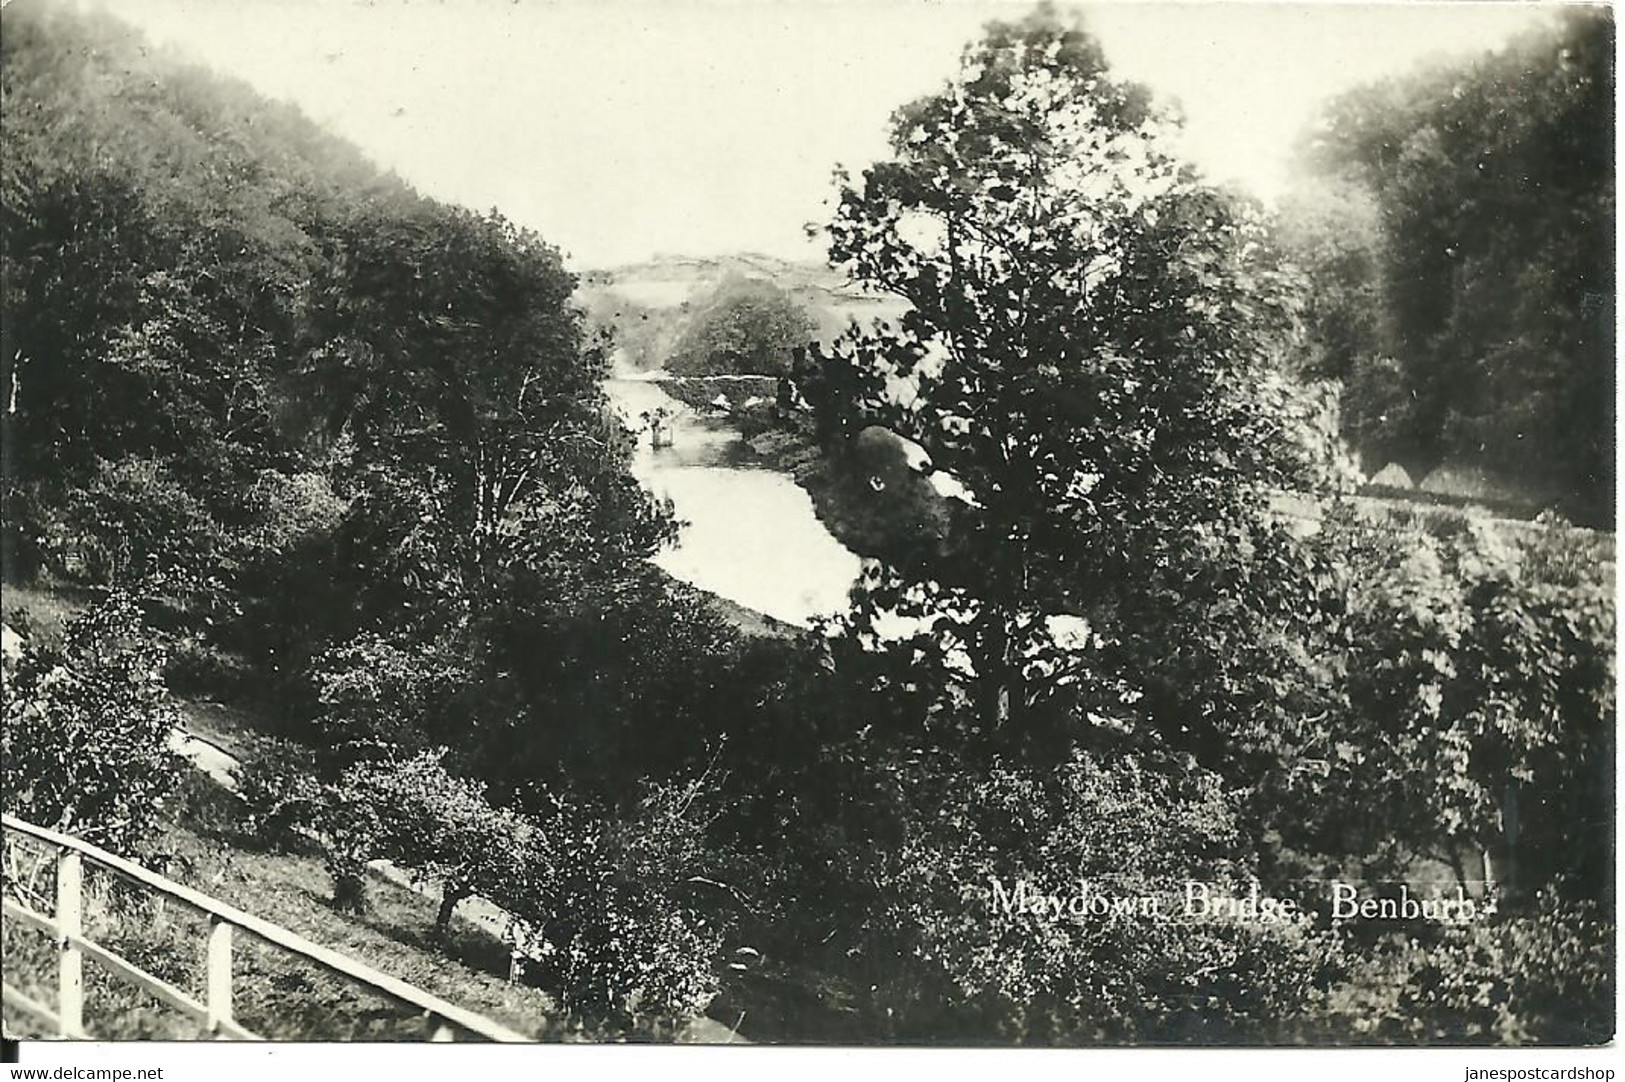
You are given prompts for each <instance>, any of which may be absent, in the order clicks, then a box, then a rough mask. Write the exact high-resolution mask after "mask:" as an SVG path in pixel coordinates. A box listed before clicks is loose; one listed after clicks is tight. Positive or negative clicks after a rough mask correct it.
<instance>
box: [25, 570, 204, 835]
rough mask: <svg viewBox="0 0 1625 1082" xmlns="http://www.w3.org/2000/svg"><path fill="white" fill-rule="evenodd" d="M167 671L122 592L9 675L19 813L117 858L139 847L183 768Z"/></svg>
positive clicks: (90, 611) (37, 648)
mask: <svg viewBox="0 0 1625 1082" xmlns="http://www.w3.org/2000/svg"><path fill="white" fill-rule="evenodd" d="M163 663H164V658H163V651H162V650H161V649H160V648H159V646H158V645H157V643H156V642H155V641H154V638H153V636H152V634H151V632H150V630H149V629H148V628H147V626H146V625H145V623H144V622H143V620H142V618H141V613H140V610H139V609H138V608H137V606H136V605H135V603H134V602H133V601H132V600H131V599H130V598H129V597H128V596H126V595H124V594H120V593H114V594H111V595H109V596H108V597H107V598H106V599H104V600H103V601H101V602H100V603H98V604H96V605H95V606H93V607H91V608H90V609H88V610H87V611H86V612H85V613H83V614H82V615H80V616H78V617H76V618H75V619H74V620H73V621H71V622H70V623H69V624H68V626H67V629H66V633H65V635H64V641H63V643H62V645H61V646H60V647H52V646H49V645H43V644H42V645H37V646H35V647H34V648H32V649H30V650H29V651H28V652H27V653H26V654H25V655H24V656H23V657H22V659H21V660H20V661H19V662H18V663H17V665H16V668H15V670H14V671H9V672H7V673H6V675H5V679H4V711H5V724H4V728H3V729H0V748H3V759H4V767H3V769H4V779H5V791H6V804H7V807H8V809H10V810H13V811H15V812H16V813H17V814H18V815H20V816H21V817H22V818H24V819H28V820H30V821H32V822H35V823H38V824H40V825H43V826H48V827H51V828H53V829H56V830H61V831H64V832H67V833H72V834H77V835H79V836H81V837H83V838H85V839H87V840H89V841H92V842H94V843H96V844H97V845H101V846H104V847H106V848H109V849H113V850H115V851H120V852H126V851H130V850H132V849H133V848H135V847H136V846H138V845H139V844H140V843H141V842H142V840H143V839H145V838H146V837H147V836H148V835H149V834H150V832H151V830H152V827H153V823H154V820H155V819H156V818H157V816H158V814H159V812H160V810H161V808H162V805H163V801H164V799H165V798H166V797H167V796H169V795H170V793H171V792H172V791H173V790H174V787H175V783H176V779H177V778H178V776H179V770H180V764H179V760H178V759H177V758H176V757H175V755H174V754H173V753H172V752H171V751H170V750H169V744H168V741H169V735H170V731H171V730H172V729H173V728H174V727H175V725H176V724H177V722H178V720H179V718H178V715H177V713H176V710H175V707H174V704H173V703H172V702H171V701H170V698H169V693H168V691H167V689H166V688H165V687H164V682H163V677H162V675H161V674H162V672H163Z"/></svg>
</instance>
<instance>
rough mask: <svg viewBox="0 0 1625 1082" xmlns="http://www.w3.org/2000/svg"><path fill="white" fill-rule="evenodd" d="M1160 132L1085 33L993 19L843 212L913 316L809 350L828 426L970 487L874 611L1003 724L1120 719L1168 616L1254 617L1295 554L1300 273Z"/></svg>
mask: <svg viewBox="0 0 1625 1082" xmlns="http://www.w3.org/2000/svg"><path fill="white" fill-rule="evenodd" d="M1168 123H1169V121H1167V120H1166V119H1165V118H1163V117H1162V116H1160V115H1158V114H1157V113H1156V112H1155V111H1154V110H1153V109H1152V108H1151V106H1150V104H1149V101H1148V97H1147V94H1146V92H1145V91H1144V90H1143V89H1142V88H1139V87H1136V86H1133V85H1130V84H1126V83H1122V82H1120V81H1117V80H1115V79H1114V78H1113V77H1112V76H1111V75H1110V74H1109V72H1108V71H1107V70H1106V65H1105V61H1104V58H1103V56H1102V54H1101V51H1100V47H1099V45H1098V44H1097V43H1096V42H1095V40H1094V39H1093V38H1091V37H1090V36H1089V35H1088V34H1086V33H1085V32H1083V31H1082V30H1080V29H1077V28H1075V27H1069V26H1066V25H1063V24H1061V23H1060V22H1058V21H1056V20H1055V18H1054V17H1053V15H1050V14H1047V13H1042V12H1041V13H1040V14H1038V15H1035V16H1033V17H1031V18H1029V19H1028V20H1026V21H1023V22H1020V23H1011V24H1000V23H996V24H993V25H992V26H991V27H990V28H989V29H988V32H987V35H986V37H985V38H984V40H982V41H981V42H979V43H978V44H976V45H974V46H972V47H971V48H970V49H969V50H967V52H966V54H965V56H964V60H963V62H962V65H961V69H960V72H959V74H958V75H957V76H956V77H955V78H954V79H953V80H952V81H951V82H950V84H949V85H948V86H947V87H946V88H945V89H944V90H943V91H941V92H940V93H937V94H934V95H932V96H930V97H927V98H925V99H922V100H920V101H918V102H915V103H913V104H912V105H909V106H907V107H905V108H903V109H902V110H900V111H899V112H898V113H897V114H896V117H895V118H894V121H893V125H892V149H893V153H894V157H893V158H892V159H891V160H888V161H884V162H880V163H878V164H876V165H874V166H872V167H870V168H869V169H868V170H867V171H866V172H865V174H864V176H863V179H862V182H861V184H859V185H857V186H849V187H847V188H845V189H844V190H843V193H842V197H841V202H840V207H839V210H838V213H837V216H836V218H835V221H834V222H833V223H832V224H831V226H830V227H829V235H830V241H831V247H830V253H831V258H832V260H833V261H834V262H835V263H836V264H837V265H839V266H842V267H845V268H846V269H847V270H848V271H849V272H850V273H851V274H852V275H853V276H854V277H855V278H857V279H858V280H859V281H861V282H862V283H864V284H865V285H868V286H870V287H872V288H874V289H877V290H882V291H886V292H889V293H892V294H895V295H897V296H900V297H902V298H904V299H906V300H907V301H908V302H909V304H910V306H911V310H910V311H909V312H908V314H907V315H905V316H904V317H903V318H902V320H901V321H900V323H899V324H898V325H897V326H895V327H882V328H880V329H878V330H877V331H874V332H872V333H870V332H861V331H858V332H854V333H853V334H851V335H849V336H848V337H846V338H843V339H842V340H840V341H838V342H837V343H836V344H835V345H834V346H833V347H831V348H829V349H827V350H824V349H818V350H815V353H814V360H813V362H812V363H811V364H809V365H808V366H807V367H806V369H805V370H804V372H803V376H802V383H801V392H802V394H803V395H804V396H805V398H806V400H807V401H808V402H809V403H810V404H811V406H812V407H813V410H814V413H815V416H816V423H817V426H818V430H819V432H820V434H821V435H822V436H823V438H824V439H825V441H826V442H829V441H841V440H844V439H847V438H850V437H852V436H855V435H856V434H857V433H858V432H860V431H861V430H863V429H864V428H866V427H868V426H871V425H879V426H882V427H884V428H887V429H889V430H890V431H892V432H894V433H895V434H897V435H899V436H902V437H904V438H906V439H908V440H911V441H912V442H913V443H915V444H917V445H918V446H919V447H920V448H921V449H922V450H923V451H924V452H925V456H926V458H927V459H928V460H929V463H930V465H929V469H930V470H931V471H935V472H940V473H942V474H945V475H947V476H948V477H950V478H951V479H952V481H953V482H954V483H955V484H956V485H957V486H958V488H959V490H960V492H961V493H962V494H961V495H960V496H959V498H958V500H957V506H956V507H955V508H954V511H953V514H952V522H951V525H950V528H949V530H948V536H947V538H946V541H945V543H944V544H942V545H941V546H935V547H924V546H922V548H921V550H920V551H919V552H918V553H917V556H916V558H915V559H914V560H912V561H909V560H898V561H887V562H885V563H883V564H882V565H880V566H878V567H876V568H875V569H874V572H873V574H872V577H871V578H870V580H869V581H868V582H867V583H866V590H865V592H864V595H863V598H862V599H861V602H860V604H861V609H860V619H862V620H866V621H869V622H870V623H873V621H874V618H875V617H876V616H877V615H878V614H879V613H881V612H890V613H894V614H897V615H899V616H901V617H903V618H904V619H905V620H914V621H917V622H918V626H920V627H921V630H920V631H918V632H917V633H914V634H912V635H910V636H908V638H907V641H906V642H905V643H903V644H902V645H901V646H899V647H898V648H897V652H898V653H900V654H901V655H902V656H905V657H906V656H908V655H909V654H910V653H911V652H912V654H913V656H914V657H916V658H919V659H923V662H924V663H923V664H920V665H917V666H915V670H916V671H917V672H922V673H923V672H926V671H931V672H932V673H934V679H935V680H936V682H937V686H938V688H939V689H941V690H940V691H939V693H945V694H946V695H947V699H948V701H964V700H973V701H974V702H975V714H976V717H977V719H978V720H977V725H978V727H980V728H981V729H983V730H984V731H988V732H992V731H994V730H1000V729H1006V728H1008V731H1010V732H1012V733H1014V734H1017V738H1018V739H1026V738H1032V737H1033V736H1035V735H1036V734H1037V733H1038V732H1039V731H1040V730H1042V729H1044V728H1046V727H1047V728H1049V729H1054V728H1055V727H1056V726H1060V727H1062V728H1065V727H1067V726H1069V725H1071V724H1072V722H1070V721H1069V720H1067V719H1069V718H1073V717H1078V716H1081V714H1082V713H1083V709H1082V707H1083V706H1085V705H1086V706H1087V707H1088V708H1089V709H1091V710H1093V711H1095V712H1097V713H1098V714H1100V715H1103V716H1107V715H1113V714H1118V713H1121V711H1122V707H1123V705H1124V704H1125V703H1128V702H1133V701H1135V700H1137V699H1139V698H1140V697H1142V696H1144V695H1145V694H1146V689H1145V688H1144V687H1143V686H1142V685H1143V683H1144V679H1143V678H1144V675H1145V674H1146V673H1148V672H1152V671H1154V669H1155V666H1154V665H1152V664H1149V662H1150V658H1149V657H1147V656H1146V655H1145V654H1144V653H1143V652H1142V650H1143V647H1144V646H1147V645H1150V642H1151V641H1152V640H1156V643H1157V645H1156V648H1157V649H1158V650H1159V651H1163V650H1167V649H1169V648H1170V647H1173V648H1174V649H1176V650H1177V647H1175V646H1174V643H1173V642H1170V641H1168V640H1167V639H1166V638H1160V639H1159V638H1158V636H1159V633H1165V632H1168V631H1170V630H1172V628H1173V627H1174V626H1175V625H1174V624H1173V622H1172V621H1168V622H1166V623H1165V622H1161V621H1163V620H1164V618H1166V617H1168V616H1169V615H1170V614H1171V613H1172V612H1174V611H1177V610H1180V609H1187V610H1188V609H1194V610H1195V611H1197V612H1203V611H1207V610H1213V609H1215V608H1216V607H1222V606H1229V607H1231V608H1234V607H1235V606H1236V605H1238V604H1239V606H1240V608H1241V609H1242V610H1243V611H1244V612H1251V611H1254V609H1255V608H1256V607H1257V605H1258V602H1257V599H1256V597H1255V595H1256V594H1257V593H1259V592H1261V591H1262V584H1263V583H1264V582H1265V581H1266V576H1265V575H1263V574H1262V573H1259V574H1255V573H1254V571H1253V569H1251V568H1250V567H1248V566H1247V565H1248V564H1249V563H1250V562H1252V560H1251V557H1252V556H1253V554H1254V553H1256V554H1257V556H1258V560H1259V561H1260V562H1262V561H1265V560H1275V559H1280V558H1281V557H1279V556H1278V555H1276V554H1275V553H1274V551H1273V550H1274V549H1277V548H1279V537H1278V536H1277V535H1276V532H1275V531H1274V529H1273V527H1271V526H1270V525H1269V524H1268V522H1267V521H1266V520H1265V518H1264V516H1263V515H1262V514H1261V508H1262V498H1263V492H1264V490H1265V489H1266V487H1267V486H1270V485H1281V484H1286V483H1288V482H1297V481H1299V480H1301V478H1302V474H1303V470H1302V465H1303V455H1302V454H1301V453H1300V451H1301V449H1302V448H1301V444H1302V443H1303V441H1304V438H1305V437H1304V435H1303V433H1302V431H1301V427H1302V414H1301V412H1300V411H1299V410H1297V409H1296V408H1295V403H1294V398H1293V393H1292V389H1291V387H1290V386H1289V384H1288V383H1287V382H1286V381H1285V380H1284V379H1283V378H1282V375H1281V373H1280V372H1279V371H1278V369H1277V359H1278V354H1279V350H1280V348H1281V346H1282V345H1283V343H1284V342H1285V335H1286V333H1287V332H1288V330H1289V329H1290V323H1291V316H1292V301H1291V298H1290V295H1289V293H1288V291H1287V280H1286V278H1285V277H1284V275H1283V273H1282V272H1281V270H1280V269H1279V268H1277V267H1276V266H1275V265H1274V263H1273V261H1272V259H1271V258H1270V256H1269V254H1268V250H1267V249H1266V247H1265V246H1264V244H1263V242H1264V240H1265V239H1266V238H1265V237H1264V234H1263V229H1262V223H1261V220H1260V219H1259V217H1258V216H1257V214H1256V213H1255V212H1254V211H1253V210H1252V209H1251V208H1249V207H1248V206H1246V205H1244V204H1242V203H1240V202H1238V201H1237V200H1235V199H1233V198H1231V197H1229V196H1227V195H1226V194H1224V193H1222V192H1219V191H1216V190H1214V189H1212V188H1209V187H1206V186H1204V185H1203V184H1202V183H1201V182H1200V181H1199V179H1198V178H1197V177H1196V176H1195V175H1194V174H1193V173H1192V172H1191V171H1190V170H1189V169H1188V168H1185V167H1182V166H1180V165H1179V164H1178V163H1177V162H1175V161H1174V160H1173V159H1172V158H1171V157H1169V156H1168V154H1167V153H1165V152H1164V151H1163V150H1162V149H1161V146H1162V142H1161V132H1162V131H1163V129H1164V128H1165V127H1166V125H1167V124H1168ZM1243 554H1245V555H1243ZM1227 577H1228V579H1229V581H1228V582H1226V581H1225V580H1226V578H1227ZM1221 582H1225V587H1224V588H1223V589H1222V591H1221V588H1220V583H1221ZM1238 588H1239V590H1238ZM1221 592H1223V593H1228V594H1230V596H1231V598H1233V599H1235V600H1227V601H1224V602H1221V601H1220V596H1221ZM1131 614H1132V615H1131ZM1057 617H1060V618H1070V619H1071V620H1072V621H1073V622H1072V624H1071V628H1072V630H1073V631H1074V632H1077V634H1074V635H1064V634H1059V633H1058V632H1057V630H1056V624H1055V622H1054V618H1057ZM1153 621H1158V622H1153ZM1131 636H1143V637H1144V639H1143V640H1140V641H1136V639H1134V638H1131ZM1175 641H1177V640H1175ZM1182 675H1183V674H1182ZM1174 712H1179V713H1184V714H1186V715H1195V714H1199V712H1198V711H1197V710H1196V709H1195V708H1193V706H1192V704H1190V703H1189V702H1180V703H1178V704H1177V707H1175V708H1174V709H1172V710H1170V715H1172V714H1173V713H1174ZM1046 716H1047V718H1048V722H1047V724H1046V723H1045V722H1044V721H1043V720H1042V719H1044V718H1045V717H1046ZM1163 720H1164V721H1166V722H1173V721H1174V719H1173V717H1172V716H1170V717H1167V718H1164V719H1163ZM1177 723H1178V724H1181V725H1187V726H1189V725H1190V721H1189V719H1188V717H1186V718H1179V719H1178V722H1177Z"/></svg>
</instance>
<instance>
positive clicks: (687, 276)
mask: <svg viewBox="0 0 1625 1082" xmlns="http://www.w3.org/2000/svg"><path fill="white" fill-rule="evenodd" d="M732 275H738V276H740V277H744V278H749V279H756V280H761V281H768V282H772V283H773V284H774V285H776V286H778V287H779V288H780V289H782V290H784V291H785V292H786V293H788V294H789V295H790V297H791V299H793V300H794V301H795V302H796V303H798V304H800V305H801V306H802V307H803V308H805V309H806V311H807V314H808V316H809V317H810V318H811V319H812V321H813V325H814V327H815V333H816V335H817V338H818V340H819V341H821V342H828V341H830V340H832V339H833V338H834V337H835V336H836V335H838V334H839V333H840V332H841V331H843V330H844V329H845V328H846V326H847V324H848V323H849V322H850V321H851V320H854V319H856V320H858V321H859V322H860V323H867V322H868V321H870V320H873V319H895V318H896V317H897V316H899V315H901V314H902V312H903V311H904V309H905V307H906V305H905V304H904V302H903V301H901V300H899V299H897V298H895V297H888V296H882V295H876V294H873V293H869V292H866V291H864V290H863V289H862V288H860V287H859V286H857V285H855V284H853V283H851V282H849V281H847V279H846V277H845V276H844V275H843V274H841V272H839V271H836V270H833V269H831V268H830V267H827V266H823V265H821V264H817V263H812V262H798V261H795V260H789V259H782V258H779V257H777V256H769V255H762V254H760V253H754V252H746V253H740V254H735V255H723V256H680V255H662V256H656V257H655V258H654V259H651V260H649V261H648V262H644V263H630V264H626V265H623V266H619V267H611V268H608V269H603V270H594V271H584V272H582V273H581V275H580V283H579V286H578V289H577V299H578V301H579V302H580V303H581V304H582V306H583V307H584V308H585V309H586V310H587V313H588V315H589V317H590V318H591V319H592V320H593V321H594V323H596V324H598V325H600V326H603V327H608V328H612V329H613V330H614V332H615V335H616V343H617V345H618V346H619V347H620V348H619V350H618V357H619V360H620V363H622V364H624V365H626V366H627V367H630V368H633V369H637V370H647V369H651V368H659V367H661V366H662V365H663V364H664V363H665V361H666V358H667V357H668V356H669V355H670V353H671V350H672V347H673V345H674V344H675V343H676V341H677V338H678V336H679V335H680V334H681V333H682V330H683V327H684V325H685V322H686V319H687V317H688V315H689V313H690V309H691V306H692V304H693V303H694V302H695V301H696V300H697V299H698V298H700V297H703V296H704V295H705V294H706V293H708V292H709V291H710V290H712V289H714V288H715V287H716V286H717V284H718V283H720V282H721V281H722V280H723V279H724V278H727V277H729V276H732Z"/></svg>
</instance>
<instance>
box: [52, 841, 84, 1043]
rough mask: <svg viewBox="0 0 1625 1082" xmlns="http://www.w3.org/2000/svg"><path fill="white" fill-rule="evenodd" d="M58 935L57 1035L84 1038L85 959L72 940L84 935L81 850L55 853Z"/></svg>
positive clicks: (63, 848) (68, 849)
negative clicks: (73, 937) (71, 938)
mask: <svg viewBox="0 0 1625 1082" xmlns="http://www.w3.org/2000/svg"><path fill="white" fill-rule="evenodd" d="M56 931H57V961H58V965H59V967H60V969H59V972H58V978H57V1017H58V1030H57V1032H58V1034H59V1035H60V1036H62V1037H64V1038H69V1039H79V1038H82V1037H84V1036H85V956H84V955H83V954H82V953H81V952H80V950H79V947H78V944H76V943H74V942H73V941H72V940H70V939H69V938H68V937H69V936H78V935H83V934H84V931H85V925H84V865H83V864H82V863H81V861H80V858H79V850H77V849H70V848H68V847H67V846H63V847H62V848H61V849H58V850H57V852H56Z"/></svg>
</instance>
